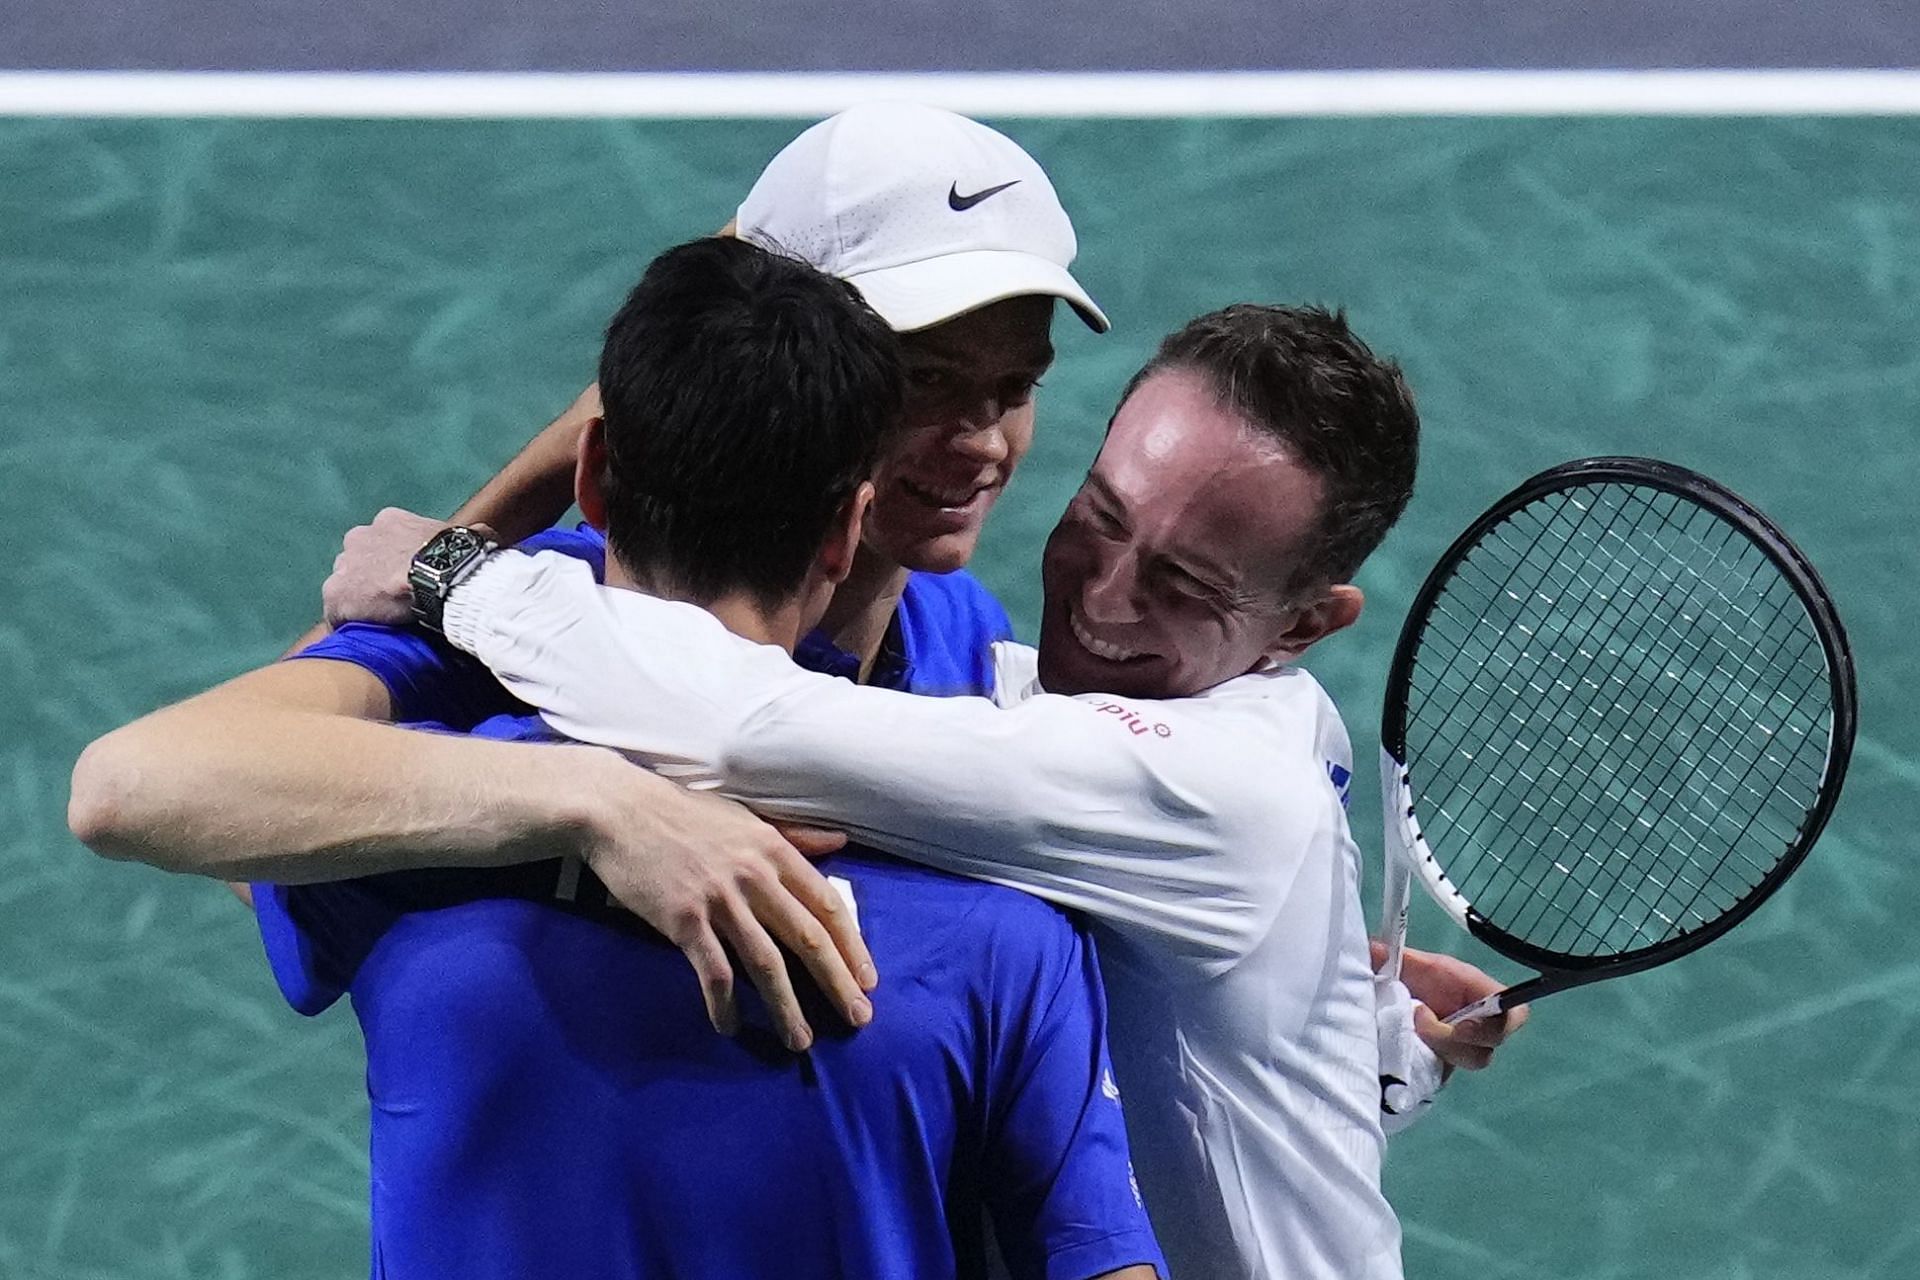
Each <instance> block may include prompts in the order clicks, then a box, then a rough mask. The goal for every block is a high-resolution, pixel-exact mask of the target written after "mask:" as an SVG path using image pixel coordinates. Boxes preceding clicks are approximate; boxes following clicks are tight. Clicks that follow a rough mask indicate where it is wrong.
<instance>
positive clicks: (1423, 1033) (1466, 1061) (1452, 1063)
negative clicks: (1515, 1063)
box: [1413, 1004, 1493, 1071]
mask: <svg viewBox="0 0 1920 1280" xmlns="http://www.w3.org/2000/svg"><path fill="white" fill-rule="evenodd" d="M1488 1021H1491V1019H1488ZM1472 1025H1473V1023H1467V1022H1463V1023H1461V1024H1460V1025H1459V1026H1453V1027H1450V1026H1448V1025H1447V1024H1446V1023H1444V1022H1442V1021H1441V1020H1440V1019H1439V1018H1437V1017H1435V1016H1434V1013H1433V1010H1431V1009H1429V1008H1427V1007H1426V1006H1425V1005H1422V1004H1416V1005H1415V1006H1414V1007H1413V1029H1414V1031H1415V1032H1416V1033H1417V1034H1418V1035H1419V1037H1420V1039H1421V1040H1422V1041H1424V1042H1425V1044H1426V1046H1427V1048H1429V1049H1431V1050H1433V1052H1434V1054H1435V1056H1437V1057H1438V1058H1439V1059H1440V1061H1441V1062H1443V1063H1445V1064H1446V1066H1447V1069H1448V1070H1452V1069H1454V1068H1456V1067H1457V1068H1459V1069H1461V1070H1463V1071H1479V1070H1482V1069H1484V1068H1485V1067H1486V1066H1487V1064H1488V1063H1490V1062H1492V1061H1493V1050H1492V1049H1491V1048H1489V1047H1487V1046H1485V1045H1480V1044H1475V1043H1473V1042H1472V1041H1470V1040H1468V1039H1466V1038H1464V1037H1463V1036H1462V1035H1461V1034H1460V1032H1461V1028H1462V1027H1468V1026H1472Z"/></svg>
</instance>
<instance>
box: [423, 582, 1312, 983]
mask: <svg viewBox="0 0 1920 1280" xmlns="http://www.w3.org/2000/svg"><path fill="white" fill-rule="evenodd" d="M447 619H448V635H449V638H450V639H452V640H454V642H455V643H456V644H458V645H460V646H462V647H464V648H467V649H468V650H469V651H470V652H473V653H475V654H476V655H477V656H479V657H480V658H481V660H482V661H483V662H485V663H486V664H487V665H488V666H489V667H490V668H492V669H493V670H494V671H495V673H496V674H498V675H499V676H500V677H501V679H502V680H504V681H505V682H506V683H507V684H508V685H509V687H510V688H512V689H513V690H514V691H515V692H516V693H517V694H518V695H519V696H520V697H522V698H524V699H526V700H527V701H529V702H532V703H533V704H534V705H535V706H538V707H540V708H542V710H543V711H544V712H545V713H546V715H547V718H548V720H549V721H550V722H551V723H552V724H553V725H554V726H555V727H556V728H558V729H559V730H560V731H561V732H563V733H565V734H567V735H568V736H570V737H574V738H578V739H581V740H583V741H590V742H598V743H602V744H604V745H607V746H612V747H615V748H617V749H619V750H622V751H625V752H628V753H630V754H633V755H635V756H637V757H639V758H640V759H642V760H643V761H644V762H646V763H648V764H650V765H654V766H656V767H663V768H667V769H671V770H675V771H678V772H679V773H680V775H681V776H682V777H684V778H688V779H691V780H695V781H700V782H704V783H706V784H708V785H717V786H719V788H720V789H721V790H722V791H723V792H724V793H725V794H728V795H731V796H733V797H735V798H738V799H741V800H743V801H745V802H746V803H748V804H750V805H752V806H754V807H755V808H757V809H760V810H762V811H764V812H767V813H770V814H773V815H776V816H780V817H789V818H797V819H801V820H807V821H817V822H823V823H830V824H832V825H834V826H836V827H843V828H845V829H847V830H848V831H850V832H852V833H854V834H857V835H859V836H861V837H864V838H866V839H868V840H870V841H872V842H874V843H877V844H880V845H882V846H883V847H886V848H889V849H892V850H895V851H896V852H900V853H903V854H906V855H907V856H910V857H913V858H916V859H918V860H920V861H924V862H927V863H930V864H932V865H935V866H938V867H941V868H943V869H947V870H951V871H955V872H959V873H962V874H966V875H972V876H976V877H979V878H982V879H989V880H995V881H999V882H1001V883H1007V884H1014V885H1018V886H1020V887H1022V888H1027V889H1030V890H1032V891H1034V892H1036V893H1039V894H1041V895H1042V896H1045V897H1048V898H1051V899H1053V900H1055V901H1057V902H1060V903H1062V904H1063V905H1067V906H1071V907H1074V908H1076V909H1080V910H1084V911H1088V912H1090V913H1092V914H1095V915H1098V916H1100V917H1102V918H1104V919H1106V920H1108V921H1110V922H1113V923H1117V924H1122V925H1131V926H1137V927H1139V928H1141V929H1145V930H1148V931H1151V932H1154V933H1157V934H1162V935H1171V936H1172V937H1174V938H1176V939H1177V940H1179V941H1181V942H1183V943H1185V944H1188V945H1189V946H1191V947H1192V948H1194V949H1195V950H1197V951H1199V952H1200V953H1202V954H1204V955H1207V956H1209V957H1217V956H1220V955H1223V954H1224V955H1233V954H1238V953H1239V952H1241V951H1242V950H1243V949H1244V948H1245V947H1246V946H1248V945H1251V943H1252V942H1254V941H1257V939H1258V936H1259V935H1260V932H1261V930H1262V928H1263V927H1264V922H1265V920H1266V919H1267V918H1268V917H1269V916H1270V913H1271V909H1272V905H1273V904H1274V903H1275V902H1277V900H1278V896H1279V893H1280V892H1281V891H1282V890H1283V888H1284V885H1285V883H1286V881H1287V879H1288V878H1289V876H1290V874H1291V867H1292V862H1291V859H1290V858H1289V856H1288V846H1289V845H1291V844H1293V843H1295V842H1296V840H1298V839H1299V838H1300V835H1301V833H1299V832H1288V831H1285V830H1283V829H1281V825H1280V823H1279V822H1278V821H1277V820H1276V806H1280V807H1284V806H1285V805H1286V804H1287V803H1288V801H1289V795H1288V787H1287V786H1286V785H1285V784H1282V783H1277V782H1266V781H1263V782H1262V783H1261V785H1260V786H1259V787H1257V788H1248V787H1244V786H1240V785H1238V784H1237V783H1236V782H1235V781H1234V778H1235V777H1236V776H1238V777H1245V776H1246V775H1247V773H1248V771H1249V767H1250V766H1253V765H1254V764H1255V762H1254V761H1252V760H1250V759H1249V754H1250V753H1253V752H1257V751H1258V750H1259V749H1260V747H1259V739H1257V738H1256V739H1252V740H1249V739H1248V738H1247V737H1246V736H1245V735H1239V736H1229V735H1226V734H1223V733H1222V732H1220V731H1219V730H1220V723H1221V720H1222V715H1223V714H1226V715H1231V714H1233V713H1232V712H1231V711H1230V710H1228V711H1225V712H1224V713H1223V710H1222V709H1221V708H1218V707H1214V708H1200V707H1198V706H1193V707H1184V708H1176V709H1170V710H1168V711H1166V712H1165V714H1166V715H1167V716H1168V717H1169V718H1170V719H1172V720H1173V721H1174V722H1175V723H1177V724H1178V725H1179V726H1180V729H1181V736H1180V737H1179V739H1178V740H1177V741H1175V740H1172V739H1169V738H1163V737H1161V736H1159V735H1157V734H1154V733H1153V732H1152V731H1151V730H1149V731H1148V732H1147V734H1146V735H1145V736H1144V737H1143V736H1142V735H1140V734H1136V733H1134V732H1133V731H1132V730H1131V729H1130V728H1129V727H1127V726H1126V725H1124V724H1122V723H1120V722H1118V720H1117V719H1116V718H1115V717H1113V716H1111V715H1109V714H1107V713H1105V712H1104V711H1103V710H1102V709H1101V707H1100V706H1099V705H1098V704H1096V703H1089V702H1085V701H1081V700H1077V699H1069V698H1059V697H1040V698H1034V699H1031V700H1028V701H1026V702H1023V703H1021V704H1020V705H1019V706H1017V707H1013V708H1008V709H1001V708H997V707H995V706H994V705H993V704H992V703H990V702H988V701H987V700H986V699H983V698H920V697H914V696H911V695H906V694H901V693H896V692H892V691H888V690H879V689H869V688H862V687H859V686H855V685H852V684H849V683H847V682H846V681H842V680H835V679H831V678H829V677H824V676H819V675H816V674H814V673H810V672H804V671H801V670H799V669H798V668H796V667H794V666H793V664H792V663H791V661H790V660H789V659H788V658H787V657H786V655H785V654H783V653H781V652H780V651H778V650H776V649H771V648H769V647H767V646H757V645H752V644H749V643H747V642H745V641H743V640H741V639H740V638H738V637H736V636H732V635H730V634H729V633H727V632H726V631H725V630H724V629H723V628H721V627H720V625H719V623H718V622H717V621H716V620H715V619H714V618H713V617H712V616H711V615H710V614H707V613H705V612H704V611H702V610H698V609H695V608H693V607H691V606H687V605H674V604H668V603H666V602H662V601H658V600H653V599H650V598H648V597H644V596H640V595H637V594H635V593H633V592H626V591H617V590H602V589H599V588H597V587H595V586H594V585H593V583H592V580H591V577H590V575H588V574H586V573H585V572H583V571H582V570H581V569H580V568H579V567H577V566H571V565H568V564H565V563H562V562H561V561H560V560H559V558H557V557H538V558H533V559H529V558H527V557H523V556H514V555H507V556H502V557H499V558H498V559H497V560H496V561H495V562H494V563H491V564H489V565H488V566H487V567H486V568H485V569H483V570H482V571H481V572H480V573H479V574H477V575H475V577H474V578H473V579H472V580H471V582H470V584H468V585H464V586H462V588H461V589H460V590H459V591H457V592H455V593H454V596H453V598H452V600H451V601H450V603H449V607H448V614H447ZM1183 717H1184V718H1183ZM1250 743H1251V745H1250ZM1229 757H1231V761H1230V763H1231V764H1232V765H1233V766H1234V768H1229V767H1228V765H1229ZM1254 771H1255V772H1257V771H1258V770H1257V769H1255V770H1254Z"/></svg>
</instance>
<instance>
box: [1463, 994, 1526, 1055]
mask: <svg viewBox="0 0 1920 1280" xmlns="http://www.w3.org/2000/svg"><path fill="white" fill-rule="evenodd" d="M1526 1021H1527V1006H1526V1005H1523V1004H1517V1005H1515V1006H1514V1007H1513V1008H1511V1009H1509V1010H1507V1011H1506V1012H1505V1013H1503V1014H1500V1015H1499V1016H1497V1017H1492V1018H1469V1019H1467V1020H1466V1021H1465V1022H1459V1023H1455V1024H1454V1027H1453V1038H1454V1039H1455V1040H1457V1041H1459V1042H1460V1043H1462V1044H1471V1045H1479V1046H1481V1047H1483V1048H1486V1049H1489V1050H1492V1049H1498V1048H1499V1047H1500V1046H1501V1045H1503V1044H1505V1043H1506V1042H1507V1039H1508V1037H1510V1036H1512V1035H1513V1033H1514V1032H1516V1031H1518V1030H1519V1029H1520V1028H1521V1027H1523V1026H1525V1025H1526Z"/></svg>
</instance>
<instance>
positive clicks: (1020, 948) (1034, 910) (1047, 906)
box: [820, 849, 1079, 969]
mask: <svg viewBox="0 0 1920 1280" xmlns="http://www.w3.org/2000/svg"><path fill="white" fill-rule="evenodd" d="M820 867H821V869H822V870H823V871H825V872H826V873H827V874H828V875H832V876H839V877H842V878H844V879H846V880H847V881H848V882H849V884H851V885H852V887H853V898H854V904H855V910H856V912H857V913H858V916H859V920H860V925H861V928H862V930H864V931H867V932H868V933H869V934H870V937H869V942H870V944H873V943H875V942H878V941H879V939H878V938H876V937H874V936H871V935H873V934H874V931H876V930H877V931H879V932H880V933H881V934H884V935H886V942H885V946H884V948H883V947H878V946H877V947H876V954H877V953H878V952H879V950H881V949H889V950H890V949H891V947H892V946H893V945H894V944H899V945H903V946H916V947H924V948H925V949H927V950H928V951H930V952H933V953H937V954H939V955H941V956H942V957H944V960H943V962H942V963H943V964H946V965H951V964H953V963H954V962H955V959H956V957H966V958H967V959H969V960H972V961H978V962H980V963H982V964H984V965H987V966H988V967H992V968H996V969H997V968H1000V967H1001V966H1003V965H1009V964H1011V965H1014V966H1020V967H1028V968H1031V967H1032V966H1033V965H1034V963H1035V961H1036V958H1043V957H1048V956H1051V957H1054V958H1055V962H1056V963H1059V962H1063V961H1064V960H1065V959H1066V958H1067V957H1068V956H1069V955H1070V954H1071V953H1072V952H1073V951H1074V950H1075V949H1076V947H1077V945H1078V943H1077V941H1076V939H1077V937H1078V932H1079V926H1078V925H1077V924H1076V922H1075V921H1074V920H1073V919H1072V918H1071V917H1070V916H1068V915H1067V913H1065V912H1064V911H1062V910H1060V909H1059V908H1058V907H1055V906H1053V905H1052V904H1051V903H1047V902H1043V901H1041V900H1040V899H1039V898H1036V897H1034V896H1033V895H1032V894H1030V893H1026V892H1023V891H1022V890H1019V889H1010V888H1007V887H1006V886H1004V885H997V884H988V883H986V882H985V881H982V880H972V879H968V878H967V877H965V876H956V875H949V874H948V873H946V872H944V871H935V870H933V869H931V868H929V867H922V866H918V865H916V864H914V863H910V862H903V861H900V860H898V859H895V858H891V857H888V856H886V855H884V854H879V853H874V852H871V851H869V850H865V849H857V850H855V851H854V852H852V853H848V854H841V855H837V856H835V857H833V858H830V859H827V860H825V861H824V862H822V863H821V864H820Z"/></svg>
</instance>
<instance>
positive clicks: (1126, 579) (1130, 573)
mask: <svg viewBox="0 0 1920 1280" xmlns="http://www.w3.org/2000/svg"><path fill="white" fill-rule="evenodd" d="M1139 581H1140V575H1139V571H1138V566H1137V564H1136V562H1135V557H1134V556H1133V555H1131V554H1129V553H1127V552H1121V553H1120V554H1119V555H1116V556H1112V557H1109V558H1108V559H1107V560H1106V561H1105V562H1104V563H1102V564H1101V565H1100V566H1099V567H1098V568H1097V569H1095V570H1094V572H1093V575H1092V576H1091V577H1090V578H1088V579H1087V585H1086V589H1085V590H1084V591H1082V592H1081V593H1080V612H1081V616H1082V617H1084V618H1086V620H1087V621H1088V622H1092V623H1104V624H1108V625H1120V624H1124V623H1130V622H1138V621H1140V614H1141V611H1140V593H1139V590H1138V587H1139Z"/></svg>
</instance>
